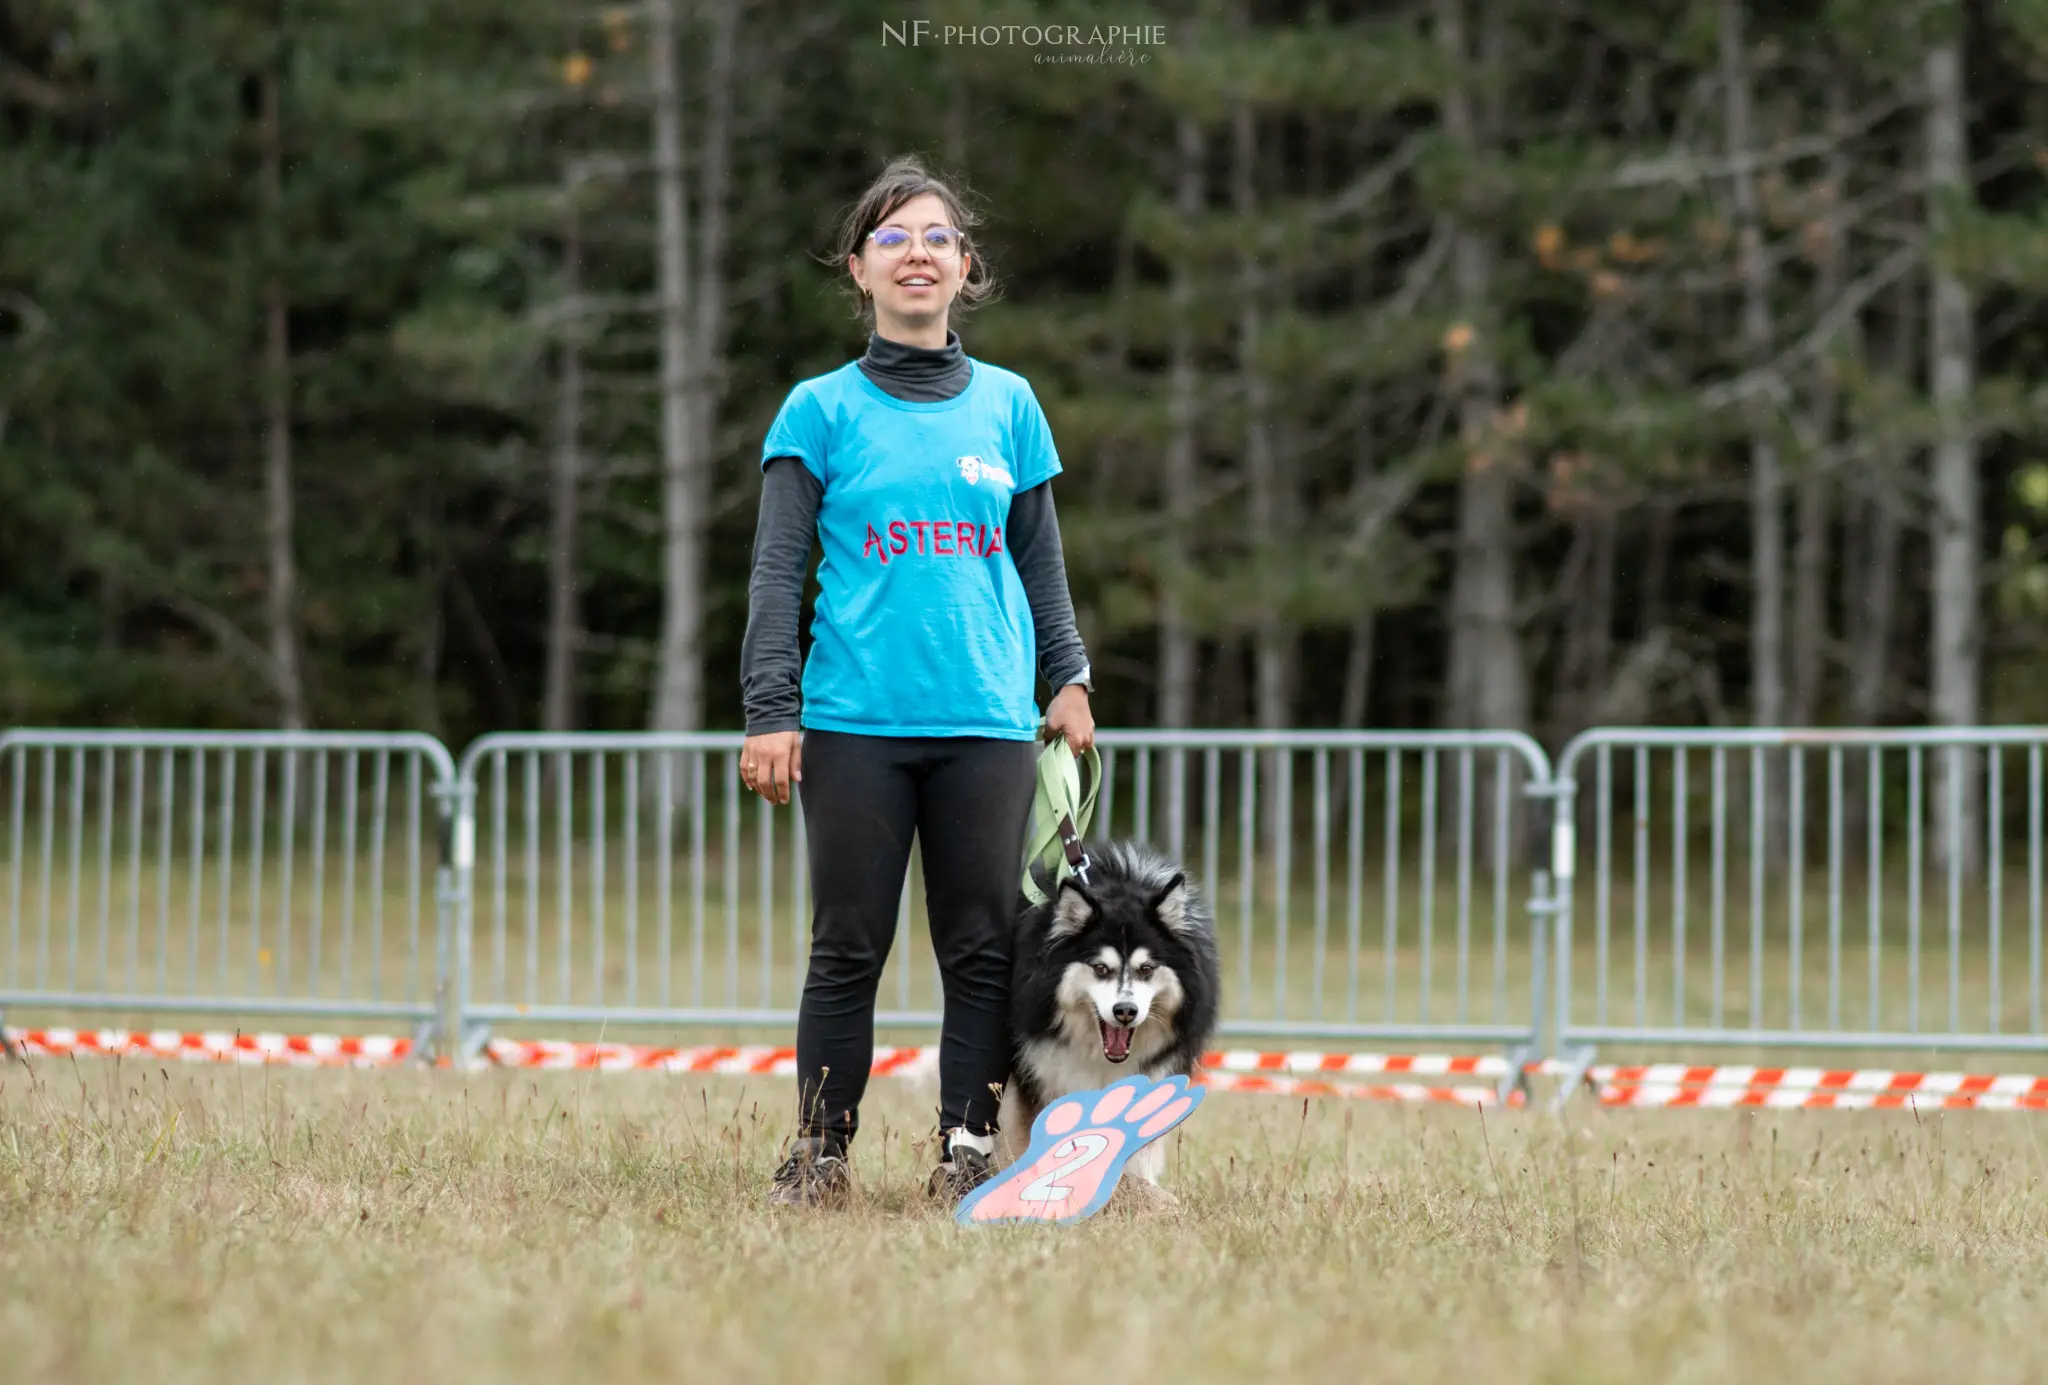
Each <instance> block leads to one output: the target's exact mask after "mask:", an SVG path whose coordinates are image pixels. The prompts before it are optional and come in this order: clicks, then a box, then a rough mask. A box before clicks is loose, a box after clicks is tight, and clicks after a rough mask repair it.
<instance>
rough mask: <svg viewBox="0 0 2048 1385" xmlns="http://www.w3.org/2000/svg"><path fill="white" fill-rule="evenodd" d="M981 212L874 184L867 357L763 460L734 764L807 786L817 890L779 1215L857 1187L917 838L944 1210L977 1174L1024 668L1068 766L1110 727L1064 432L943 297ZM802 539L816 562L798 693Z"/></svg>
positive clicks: (995, 1037)
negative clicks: (930, 958) (1071, 562)
mask: <svg viewBox="0 0 2048 1385" xmlns="http://www.w3.org/2000/svg"><path fill="white" fill-rule="evenodd" d="M975 224H976V221H975V218H974V216H973V215H972V214H971V213H970V212H969V211H968V209H967V207H966V206H965V205H964V203H963V202H962V200H961V199H960V198H959V197H957V196H955V195H954V193H953V191H952V190H951V189H950V188H948V187H947V186H946V185H945V184H944V183H942V182H940V181H938V180H937V179H935V178H933V177H932V176H931V175H930V174H929V173H927V172H926V171H925V170H924V168H923V167H922V166H921V165H920V164H919V163H917V161H915V160H913V159H898V160H896V161H894V162H892V163H891V164H890V165H889V166H888V167H887V168H886V169H884V170H883V172H882V175H881V176H880V177H879V178H878V179H876V180H875V183H874V185H873V186H871V187H870V188H869V189H868V190H867V192H866V193H864V194H863V195H862V196H861V198H860V200H859V201H858V202H857V203H856V204H855V205H854V207H853V208H852V210H851V211H850V212H849V213H848V215H847V216H846V218H845V220H844V221H843V223H842V224H841V227H840V232H839V239H838V245H837V262H838V263H839V264H843V265H844V266H845V268H846V272H847V274H848V276H849V279H850V281H851V287H852V288H853V289H854V291H856V292H857V293H858V295H859V301H860V308H861V316H862V319H863V321H864V322H866V323H867V324H868V325H869V328H870V333H869V337H868V347H867V352H866V354H865V355H863V356H861V357H860V358H859V359H858V360H855V361H850V362H848V363H847V364H846V365H844V366H841V367H840V368H839V369H837V370H835V371H832V372H831V373H830V374H827V375H820V376H817V377H815V378H813V379H809V380H805V381H803V382H802V383H800V384H798V385H797V386H796V388H795V389H793V390H791V391H790V393H789V397H788V398H787V399H786V400H785V401H784V402H783V405H782V409H781V411H780V412H779V413H778V414H777V415H776V417H775V422H774V424H773V426H771V427H770V428H769V430H768V436H767V439H766V441H765V443H764V444H763V446H762V449H761V458H762V463H761V464H762V468H763V472H764V475H763V480H762V489H761V514H760V520H759V523H758V527H757V530H756V533H755V539H754V568H753V575H752V578H751V580H750V581H749V583H748V597H749V604H748V611H747V632H746V640H745V644H744V647H743V651H742V656H741V658H742V663H743V668H742V671H741V687H742V690H743V693H744V697H745V705H746V718H747V737H746V744H745V746H744V748H743V749H742V751H741V753H740V774H741V777H742V779H743V780H744V781H745V783H746V785H747V787H748V788H750V789H753V790H754V791H755V792H757V793H759V794H760V795H762V797H764V798H765V799H767V800H768V801H769V802H771V803H787V802H789V800H790V794H791V792H792V786H795V788H794V791H795V792H796V793H798V794H799V795H800V796H801V798H802V801H803V810H804V820H805V825H806V827H807V829H808V833H809V840H810V867H811V892H812V915H811V959H810V969H809V973H808V975H807V976H806V978H805V981H804V991H803V1001H802V1004H801V1006H800V1008H799V1009H798V1012H797V1029H796V1050H797V1074H798V1092H799V1105H798V1129H797V1139H796V1141H795V1143H794V1144H793V1145H792V1147H791V1150H790V1154H789V1157H788V1159H787V1160H786V1161H785V1162H784V1163H783V1165H782V1167H781V1168H780V1169H778V1170H777V1171H776V1173H775V1177H774V1191H773V1197H774V1199H775V1201H776V1202H778V1203H783V1204H813V1203H821V1202H830V1201H836V1200H838V1199H839V1198H841V1197H842V1196H843V1195H844V1193H845V1192H846V1190H847V1186H848V1184H847V1166H846V1153H847V1147H848V1146H849V1145H850V1144H851V1142H852V1140H853V1137H854V1134H855V1132H856V1131H857V1130H858V1128H859V1112H860V1099H861V1095H862V1093H863V1092H864V1091H865V1090H866V1087H867V1078H868V1068H869V1066H870V1063H871V1061H872V1056H873V1051H874V1016H875V993H876V990H877V988H878V987H879V985H880V983H881V974H882V964H883V962H884V961H885V960H886V959H887V957H888V953H889V944H890V941H891V939H892V937H893V935H894V933H895V926H896V911H897V903H898V901H899V899H900V898H901V895H902V890H903V881H904V875H905V871H906V870H907V868H908V866H909V860H910V842H911V836H912V833H913V832H915V833H916V835H917V837H918V839H919V840H920V841H921V842H922V843H923V847H924V873H925V892H926V907H927V910H928V912H929V913H930V915H931V926H932V946H933V950H934V951H935V952H936V953H937V956H938V962H939V972H940V978H941V982H942V984H943V987H944V991H945V1021H944V1025H943V1028H942V1030H941V1033H940V1038H939V1099H940V1129H941V1131H942V1132H944V1135H945V1139H944V1142H943V1145H942V1157H941V1160H940V1162H939V1166H938V1168H937V1169H936V1170H935V1171H934V1172H933V1174H932V1177H931V1182H930V1190H931V1192H932V1194H933V1195H934V1196H935V1197H939V1198H943V1199H945V1200H948V1201H957V1200H959V1199H960V1198H961V1197H964V1196H965V1195H966V1194H967V1193H968V1192H969V1191H971V1190H972V1189H973V1188H974V1187H976V1186H977V1185H978V1184H980V1183H981V1182H983V1181H984V1180H986V1179H987V1178H988V1176H989V1173H990V1169H989V1156H990V1154H991V1153H992V1152H993V1150H994V1148H995V1143H994V1132H995V1122H996V1110H997V1103H998V1096H999V1090H1000V1087H1001V1085H1002V1083H1003V1081H1004V1080H1005V1078H1006V1077H1007V1076H1008V1074H1009V1064H1010V1052H1009V1036H1008V1023H1007V1012H1008V1006H1009V979H1010V928H1011V922H1012V919H1013V917H1014V914H1015V909H1016V906H1017V902H1018V880H1019V877H1020V874H1021V871H1022V867H1023V846H1024V832H1025V828H1026V825H1027V822H1026V820H1027V817H1028V815H1029V812H1030V807H1031V798H1032V794H1033V790H1034V788H1035V787H1036V782H1037V779H1036V769H1037V754H1038V745H1037V738H1038V736H1039V734H1040V730H1041V727H1040V722H1039V715H1038V708H1037V704H1036V702H1035V700H1034V697H1033V693H1034V685H1033V680H1032V674H1033V665H1034V660H1035V663H1036V667H1037V670H1038V671H1039V672H1042V673H1043V674H1044V675H1045V678H1046V683H1047V686H1048V687H1049V688H1051V689H1054V690H1055V691H1054V696H1053V698H1052V701H1051V704H1050V705H1049V706H1048V707H1047V709H1046V714H1045V719H1044V725H1043V731H1044V733H1045V734H1046V735H1047V736H1051V735H1054V734H1064V735H1065V736H1066V738H1067V741H1068V743H1069V744H1070V745H1072V746H1073V747H1074V748H1075V749H1076V750H1085V749H1086V748H1087V747H1088V746H1089V745H1090V744H1091V743H1092V742H1093V740H1094V737H1095V721H1094V717H1093V715H1092V714H1091V712H1090V710H1089V706H1088V694H1089V693H1090V691H1092V685H1091V683H1090V682H1089V669H1088V656H1087V652H1086V650H1084V649H1083V648H1082V645H1081V639H1080V636H1079V634H1078V633H1077V632H1076V630H1075V628H1074V612H1073V604H1072V601H1071V599H1070V598H1069V597H1068V594H1067V582H1066V571H1065V566H1064V561H1063V559H1062V556H1061V552H1060V539H1059V529H1058V526H1057V523H1056V520H1055V516H1054V513H1053V503H1052V490H1051V480H1052V478H1053V477H1054V476H1056V475H1058V474H1059V472H1060V469H1061V468H1060V462H1059V456H1058V454H1057V453H1056V451H1055V450H1054V448H1053V442H1052V432H1051V429H1050V428H1049V427H1048V426H1047V424H1046V420H1045V414H1044V412H1043V411H1042V410H1041V409H1040V408H1039V406H1038V400H1037V398H1036V397H1035V396H1034V395H1033V394H1032V391H1031V386H1030V385H1029V384H1028V383H1026V381H1025V380H1024V378H1023V377H1022V376H1019V375H1016V374H1013V373H1012V372H1010V371H1007V370H1003V369H1002V368H1000V367H998V366H992V365H989V364H987V363H985V362H982V361H977V360H975V359H973V358H972V357H969V356H968V355H966V354H965V352H964V351H963V350H962V348H961V345H960V338H959V335H958V333H956V332H954V331H953V330H952V329H951V328H950V327H949V325H948V320H949V317H950V315H951V314H952V312H953V310H954V307H955V305H956V304H958V305H959V306H960V307H961V308H963V309H965V308H967V307H969V306H971V305H973V304H975V303H978V302H981V301H982V300H984V299H986V298H987V297H988V296H989V295H990V293H991V292H992V290H993V284H992V281H991V279H990V277H989V273H988V269H987V267H986V264H985V262H984V261H983V258H982V257H981V256H980V254H979V253H978V252H977V249H976V246H975V243H974V240H973V238H972V235H971V232H972V230H973V227H974V225H975ZM814 535H815V536H816V537H817V538H818V539H819V540H821V541H822V543H823V546H824V552H825V557H824V562H823V564H822V565H821V566H820V568H819V570H818V581H819V588H820V590H819V595H818V603H817V611H816V614H815V616H814V619H813V621H812V626H811V629H812V636H813V641H812V647H811V652H810V658H809V661H808V663H806V664H805V665H804V667H803V669H802V674H801V680H799V674H798V652H797V651H798V646H797V623H798V619H799V616H800V613H801V608H802V601H803V584H804V573H805V569H806V567H807V566H808V564H809V560H810V553H811V542H812V538H813V536H814ZM799 682H801V693H802V697H801V702H800V701H799V696H798V693H799ZM800 709H801V710H800Z"/></svg>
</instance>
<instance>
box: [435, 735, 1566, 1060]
mask: <svg viewBox="0 0 2048 1385" xmlns="http://www.w3.org/2000/svg"><path fill="white" fill-rule="evenodd" d="M741 743H742V738H741V737H739V736H737V735H729V734H728V735H652V734H650V735H560V736H549V735H501V736H490V737H486V738H484V739H483V740H481V741H479V742H477V743H476V744H475V745H473V746H471V747H470V748H469V750H468V751H467V752H466V753H465V754H464V755H463V757H462V763H461V780H460V787H459V789H458V794H457V797H458V799H459V800H460V801H461V802H462V803H463V804H464V812H465V814H466V815H468V817H469V819H470V820H473V821H474V823H475V824H476V834H475V842H474V854H473V863H472V864H469V865H466V866H465V880H464V884H463V886H462V887H461V888H460V889H459V890H458V894H459V895H460V896H461V898H462V901H463V903H462V906H461V907H462V910H463V922H462V923H461V924H459V925H458V927H459V933H460V937H461V941H460V944H459V946H458V947H457V948H456V950H455V956H456V959H457V965H458V967H459V969H460V980H459V981H458V991H459V993H460V994H462V995H463V996H464V997H465V1000H464V1003H463V1010H464V1014H465V1015H466V1016H467V1017H468V1019H469V1020H470V1021H472V1022H474V1023H479V1024H503V1023H507V1022H511V1021H515V1020H516V1021H532V1022H544V1023H547V1024H553V1025H561V1024H596V1023H606V1024H624V1023H634V1022H659V1023H679V1024H681V1023H715V1024H772V1025H782V1026H786V1025H788V1024H790V1023H793V1022H794V1019H795V1014H796V1006H797V1000H798V995H799V992H800V989H801V986H802V980H803V961H804V957H805V953H806V939H807V936H808V930H809V899H808V897H807V890H806V877H805V860H804V845H805V838H804V820H803V813H802V805H801V800H800V799H798V800H797V801H795V802H793V803H792V805H791V807H790V808H789V809H787V810H783V809H776V808H771V807H769V806H768V805H767V804H765V803H763V802H762V801H761V800H760V799H758V798H757V797H755V796H754V795H753V794H751V793H749V792H747V791H746V790H745V789H744V788H743V787H742V786H741V785H740V783H739V774H738V755H739V750H740V746H741ZM1100 746H1101V749H1102V752H1103V759H1104V783H1103V788H1102V792H1101V796H1100V799H1099V802H1098V805H1097V818H1096V823H1095V827H1094V832H1093V835H1095V836H1097V837H1102V836H1109V835H1118V836H1135V837H1137V838H1139V839H1142V840H1149V841H1153V842H1154V843H1155V844H1156V845H1158V846H1160V847H1161V848H1163V849H1164V850H1166V851H1168V852H1170V853H1172V854H1174V855H1175V856H1177V857H1181V858H1183V859H1186V860H1187V861H1188V863H1189V866H1190V869H1191V874H1192V876H1193V878H1194V879H1196V880H1197V881H1198V882H1199V883H1200V884H1201V885H1202V886H1203V887H1204V888H1205V889H1206V890H1207V892H1208V894H1209V895H1210V896H1211V898H1212V902H1213V905H1214V907H1215V910H1216V913H1217V916H1218V922H1219V928H1220V931H1221V932H1222V934H1223V943H1224V947H1225V952H1226V960H1227V962H1228V964H1229V965H1228V968H1227V971H1228V985H1227V988H1226V1015H1227V1019H1226V1031H1227V1032H1230V1033H1235V1034H1262V1035H1276V1036H1277V1035H1295V1036H1315V1037H1324V1038H1350V1039H1387V1038H1401V1039H1413V1040H1420V1041H1427V1042H1443V1043H1486V1044H1503V1045H1514V1046H1518V1047H1521V1048H1526V1047H1527V1046H1528V1045H1529V1044H1530V1043H1531V1041H1532V1040H1533V1038H1534V1035H1535V1032H1536V1029H1537V1026H1538V1024H1539V1021H1540V1014H1539V1011H1540V1007H1541V1004H1542V1001H1543V991H1544V988H1543V985H1542V978H1543V975H1544V972H1545V968H1544V965H1543V961H1542V957H1543V950H1544V948H1545V946H1546V938H1545V930H1544V929H1541V928H1536V927H1530V926H1528V925H1527V924H1526V923H1525V922H1524V920H1525V919H1526V918H1527V917H1528V913H1527V906H1528V904H1529V902H1530V901H1531V900H1532V899H1534V898H1540V897H1541V893H1542V891H1541V889H1540V887H1539V888H1537V889H1536V890H1535V892H1534V893H1532V880H1531V869H1532V862H1533V861H1534V860H1535V858H1534V857H1532V855H1531V853H1530V852H1528V851H1524V850H1517V849H1515V844H1516V843H1518V842H1538V841H1539V840H1540V839H1539V837H1538V835H1537V834H1536V833H1535V832H1533V831H1531V830H1530V829H1531V822H1530V816H1529V810H1528V808H1527V807H1526V805H1524V804H1523V803H1522V801H1521V798H1522V794H1523V791H1524V790H1525V789H1526V788H1527V787H1528V786H1529V785H1532V784H1541V783H1543V782H1544V781H1545V780H1546V779H1547V777H1548V776H1547V770H1548V766H1547V764H1546V762H1545V760H1544V756H1543V752H1542V751H1541V749H1540V748H1538V747H1537V746H1536V745H1535V743H1534V742H1533V741H1530V740H1529V739H1528V738H1527V737H1524V736H1519V735H1514V734H1480V735H1457V734H1450V733H1442V734H1429V733H1420V734H1413V735H1375V734H1367V733H1321V732H1272V733H1258V732H1250V733H1169V732H1130V731H1124V732H1108V733H1104V734H1103V735H1102V736H1101V738H1100ZM779 823H783V824H786V826H778V824H779ZM1368 824H1370V826H1371V829H1372V831H1371V849H1370V850H1368V848H1367V841H1368V833H1367V827H1368ZM462 839H463V840H464V841H465V842H466V841H467V839H468V838H467V834H466V833H465V834H462ZM917 874H918V873H917V871H916V870H915V867H913V871H912V873H911V877H910V878H909V879H906V881H905V887H904V892H903V895H902V900H901V903H900V905H899V908H898V917H897V929H896V939H895V944H894V946H893V947H892V949H891V956H890V958H889V961H888V965H887V970H886V971H885V973H884V977H883V982H882V992H881V1007H882V1008H881V1011H880V1013H879V1015H878V1022H879V1023H881V1024H885V1025H890V1026H899V1027H901V1026H915V1027H931V1026H936V1025H937V1023H938V1022H939V1015H940V1010H939V997H940V991H939V984H938V977H937V969H936V964H935V963H934V961H933V959H932V954H931V950H930V946H929V933H928V927H927V924H926V921H925V919H924V916H923V907H922V890H921V889H920V888H918V885H917ZM1333 957H1336V958H1337V959H1338V965H1337V966H1336V967H1332V965H1331V959H1332V958H1333ZM473 1041H474V1040H473V1039H472V1042H473Z"/></svg>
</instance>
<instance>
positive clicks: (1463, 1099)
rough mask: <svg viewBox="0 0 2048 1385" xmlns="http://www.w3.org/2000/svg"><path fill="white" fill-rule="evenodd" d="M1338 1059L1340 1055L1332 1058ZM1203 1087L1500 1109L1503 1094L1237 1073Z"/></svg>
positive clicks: (1517, 1100)
mask: <svg viewBox="0 0 2048 1385" xmlns="http://www.w3.org/2000/svg"><path fill="white" fill-rule="evenodd" d="M1332 1056H1339V1055H1332ZM1202 1081H1203V1083H1204V1084H1205V1085H1206V1086H1208V1087H1209V1088H1210V1089H1211V1090H1213V1091H1219V1092H1258V1093H1263V1094H1266V1095H1269V1096H1298V1097H1344V1098H1349V1099H1351V1100H1354V1101H1412V1102H1422V1103H1426V1104H1433V1105H1447V1106H1498V1105H1500V1094H1499V1093H1498V1092H1496V1091H1495V1090H1494V1089H1493V1088H1491V1087H1475V1086H1460V1087H1430V1086H1424V1085H1422V1084H1420V1083H1415V1082H1396V1083H1393V1084H1390V1085H1368V1084H1365V1083H1359V1082H1325V1081H1323V1080H1321V1079H1319V1078H1314V1077H1261V1076H1252V1075H1245V1074H1240V1073H1234V1072H1216V1071H1206V1072H1204V1073H1203V1074H1202ZM1508 1104H1509V1105H1510V1106H1520V1105H1521V1104H1522V1094H1521V1093H1520V1092H1514V1093H1511V1094H1510V1095H1509V1097H1508Z"/></svg>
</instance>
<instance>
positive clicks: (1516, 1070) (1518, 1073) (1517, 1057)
mask: <svg viewBox="0 0 2048 1385" xmlns="http://www.w3.org/2000/svg"><path fill="white" fill-rule="evenodd" d="M1536 1051H1537V1046H1536V1045H1535V1044H1534V1043H1526V1044H1516V1045H1515V1046H1514V1047H1513V1048H1511V1049H1509V1050H1508V1070H1507V1071H1506V1072H1504V1073H1502V1074H1501V1078H1500V1085H1499V1086H1498V1087H1496V1088H1495V1089H1494V1098H1495V1099H1496V1100H1497V1101H1499V1102H1500V1104H1501V1105H1503V1106H1505V1105H1507V1104H1508V1102H1509V1101H1510V1100H1511V1099H1512V1098H1513V1097H1514V1095H1515V1093H1516V1092H1520V1093H1521V1094H1522V1100H1523V1102H1524V1103H1528V1102H1531V1101H1534V1100H1535V1094H1534V1093H1533V1092H1531V1091H1530V1090H1529V1065H1530V1064H1531V1063H1533V1062H1534V1061H1536Z"/></svg>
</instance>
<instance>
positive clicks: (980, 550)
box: [974, 524, 988, 558]
mask: <svg viewBox="0 0 2048 1385" xmlns="http://www.w3.org/2000/svg"><path fill="white" fill-rule="evenodd" d="M974 556H975V557H977V558H986V557H987V556H988V526H987V525H986V524H984V525H982V526H981V537H980V541H979V542H978V543H976V544H975V545H974Z"/></svg>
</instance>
